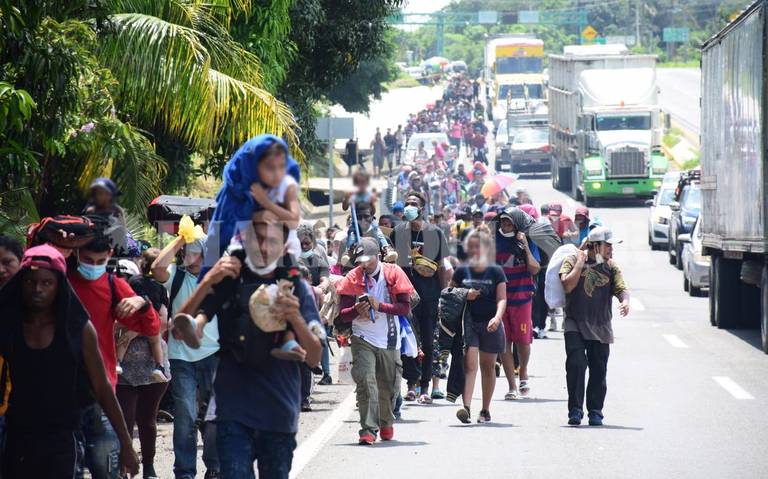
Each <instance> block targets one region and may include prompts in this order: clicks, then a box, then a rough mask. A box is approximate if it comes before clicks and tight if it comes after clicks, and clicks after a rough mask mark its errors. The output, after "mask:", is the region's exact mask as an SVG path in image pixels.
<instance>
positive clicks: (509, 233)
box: [499, 230, 515, 238]
mask: <svg viewBox="0 0 768 479" xmlns="http://www.w3.org/2000/svg"><path fill="white" fill-rule="evenodd" d="M499 233H500V234H501V236H503V237H505V238H512V237H514V236H515V232H514V231H510V232H508V233H505V232H503V231H502V230H499Z"/></svg>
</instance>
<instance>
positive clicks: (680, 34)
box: [662, 27, 690, 43]
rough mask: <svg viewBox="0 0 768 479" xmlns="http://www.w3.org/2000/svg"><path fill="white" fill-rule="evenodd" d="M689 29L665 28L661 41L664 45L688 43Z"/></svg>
mask: <svg viewBox="0 0 768 479" xmlns="http://www.w3.org/2000/svg"><path fill="white" fill-rule="evenodd" d="M689 33H690V29H689V28H669V27H668V28H665V29H664V31H663V32H662V41H664V42H666V43H685V42H687V41H688V34H689Z"/></svg>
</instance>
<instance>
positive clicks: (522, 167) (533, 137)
mask: <svg viewBox="0 0 768 479" xmlns="http://www.w3.org/2000/svg"><path fill="white" fill-rule="evenodd" d="M544 118H546V117H544ZM513 119H514V120H515V123H514V124H513V125H510V124H509V123H508V119H503V120H501V121H500V122H499V127H498V129H497V130H496V141H495V142H496V170H498V171H505V170H508V171H510V172H514V173H548V172H549V171H550V169H551V164H550V162H551V153H550V148H549V129H548V128H547V126H546V120H544V121H543V122H542V118H541V116H540V115H517V116H515V117H513ZM542 123H543V125H542Z"/></svg>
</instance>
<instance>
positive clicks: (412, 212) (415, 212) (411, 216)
mask: <svg viewBox="0 0 768 479" xmlns="http://www.w3.org/2000/svg"><path fill="white" fill-rule="evenodd" d="M403 215H404V216H405V219H406V221H413V220H415V219H416V218H418V217H419V207H418V206H413V205H409V206H406V207H405V211H404V212H403Z"/></svg>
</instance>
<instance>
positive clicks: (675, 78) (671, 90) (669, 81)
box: [656, 68, 701, 135]
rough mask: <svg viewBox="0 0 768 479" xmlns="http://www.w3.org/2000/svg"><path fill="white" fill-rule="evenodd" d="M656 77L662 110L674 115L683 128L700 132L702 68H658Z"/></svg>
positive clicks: (696, 132)
mask: <svg viewBox="0 0 768 479" xmlns="http://www.w3.org/2000/svg"><path fill="white" fill-rule="evenodd" d="M656 79H657V81H658V84H659V88H660V90H661V93H660V94H659V103H660V104H661V108H662V110H664V111H665V112H667V113H670V114H671V115H672V118H674V119H675V120H677V121H678V122H679V123H680V124H681V125H682V126H683V128H685V129H687V130H689V131H690V132H691V133H694V134H697V135H698V134H699V131H700V130H699V125H700V123H701V118H700V115H701V109H700V108H699V97H700V96H701V70H700V69H698V68H658V69H657V70H656Z"/></svg>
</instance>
